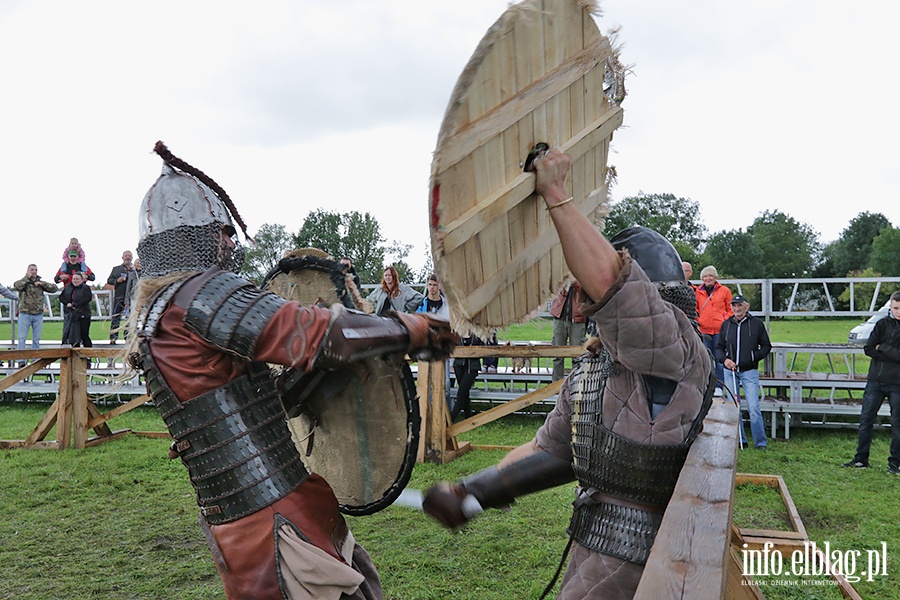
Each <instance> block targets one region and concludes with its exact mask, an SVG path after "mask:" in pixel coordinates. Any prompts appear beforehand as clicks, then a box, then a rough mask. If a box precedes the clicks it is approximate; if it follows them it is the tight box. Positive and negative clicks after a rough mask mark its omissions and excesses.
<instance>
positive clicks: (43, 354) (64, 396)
mask: <svg viewBox="0 0 900 600" xmlns="http://www.w3.org/2000/svg"><path fill="white" fill-rule="evenodd" d="M119 352H120V350H119V349H118V348H116V349H106V348H68V347H66V348H48V349H42V350H11V351H8V352H4V353H3V359H4V360H9V361H10V362H12V361H17V360H24V361H28V360H34V362H33V363H31V364H29V365H27V366H24V367H22V368H20V369H18V370H16V371H14V372H12V373H10V374H9V375H8V376H6V377H4V378H3V379H0V392H3V391H6V390H9V389H11V388H13V386H17V385H18V384H21V383H22V382H24V381H26V380H27V379H28V378H30V377H32V376H34V375H35V374H37V373H38V372H40V371H42V370H43V369H46V368H47V367H49V366H50V365H51V364H53V363H56V362H58V363H59V373H58V378H57V383H58V390H57V395H56V399H55V400H54V401H53V403H52V404H51V405H50V408H49V409H48V410H47V412H46V413H44V415H43V417H41V420H40V421H39V422H38V424H37V425H36V426H35V428H34V429H33V430H32V432H31V433H30V434H29V435H28V436H27V437H26V438H25V439H24V440H0V449H8V448H56V449H60V450H64V449H69V448H76V449H80V448H86V447H89V446H95V445H97V444H100V443H103V442H105V441H109V440H111V439H115V438H117V437H121V436H122V435H125V434H128V433H138V432H132V431H131V430H130V429H123V430H120V431H115V432H114V431H112V430H111V429H110V428H109V425H107V421H109V420H110V419H112V418H114V417H117V416H119V415H122V414H124V413H126V412H128V411H129V410H132V409H134V408H136V407H138V406H141V405H143V404H145V403H146V402H148V401H149V400H150V398H149V396H147V395H146V394H141V395H138V396H137V397H135V398H133V399H132V400H131V401H129V402H127V403H126V404H123V405H120V406H118V407H116V408H113V409H112V410H110V411H108V412H107V413H105V414H104V413H101V412H100V409H99V408H97V405H96V404H95V403H94V400H93V399H92V397H91V396H90V395H89V394H88V383H87V382H88V377H89V371H88V369H87V362H88V360H91V359H107V360H113V359H114V358H115V357H117V356H118V355H119ZM108 389H109V391H110V392H113V391H114V390H115V387H114V386H113V387H109V388H108ZM54 427H55V428H56V440H47V439H46V438H47V436H48V435H49V434H50V432H51V431H53V429H54ZM91 430H93V431H94V433H95V434H96V437H90V431H91ZM140 433H142V434H143V435H150V436H151V437H168V433H166V432H140Z"/></svg>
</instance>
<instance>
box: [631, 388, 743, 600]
mask: <svg viewBox="0 0 900 600" xmlns="http://www.w3.org/2000/svg"><path fill="white" fill-rule="evenodd" d="M737 419H738V410H737V408H736V407H735V406H734V405H733V404H730V403H725V402H721V401H716V402H713V405H712V407H711V408H710V410H709V414H708V415H707V416H706V419H705V420H704V422H703V431H701V432H700V434H699V435H698V436H697V439H696V440H695V441H694V443H693V445H692V446H691V449H690V451H689V452H688V456H687V460H686V461H685V464H684V467H683V468H682V470H681V475H680V476H679V477H678V482H677V483H676V484H675V492H674V494H673V495H672V499H671V500H670V501H669V505H668V507H667V508H666V512H665V515H664V516H663V521H662V525H661V527H660V529H659V533H657V535H656V541H655V542H654V544H653V549H652V550H651V552H650V558H649V560H648V561H647V565H646V566H645V568H644V574H643V576H642V577H641V582H640V584H639V585H638V588H637V592H636V594H635V599H639V600H670V599H674V598H684V599H687V598H690V599H691V600H706V599H709V600H719V599H720V598H724V597H725V586H726V580H727V576H726V575H727V569H728V564H729V562H730V561H731V555H730V552H731V544H730V541H731V511H732V506H733V499H734V472H735V466H736V464H737V447H738V439H737V422H738V421H737Z"/></svg>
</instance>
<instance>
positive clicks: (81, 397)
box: [69, 357, 88, 450]
mask: <svg viewBox="0 0 900 600" xmlns="http://www.w3.org/2000/svg"><path fill="white" fill-rule="evenodd" d="M86 360H87V359H84V358H80V357H73V358H71V359H69V361H70V362H71V363H72V378H71V379H70V381H71V383H72V386H71V390H72V403H71V406H72V447H73V448H77V449H79V450H80V449H82V448H84V447H85V443H86V442H87V439H88V429H87V422H88V396H87V364H86Z"/></svg>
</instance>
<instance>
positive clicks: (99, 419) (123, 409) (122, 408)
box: [87, 394, 150, 433]
mask: <svg viewBox="0 0 900 600" xmlns="http://www.w3.org/2000/svg"><path fill="white" fill-rule="evenodd" d="M147 402H150V396H148V395H147V394H144V395H143V396H138V397H137V398H133V399H132V400H129V401H128V402H126V403H125V404H120V405H119V406H117V407H115V408H113V409H112V410H109V411H107V412H105V413H103V414H99V411H98V413H97V415H92V416H93V418H92V419H91V420H90V421H88V423H87V428H88V429H95V428H96V427H97V426H98V425H103V424H104V423H106V422H107V421H109V420H110V419H112V418H113V417H118V416H119V415H121V414H124V413H127V412H128V411H129V410H132V409H134V408H137V407H139V406H143V405H144V404H146V403H147ZM91 406H94V403H93V402H91ZM94 408H95V409H96V406H94ZM92 412H93V411H92ZM98 433H99V432H98Z"/></svg>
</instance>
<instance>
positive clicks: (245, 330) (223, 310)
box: [179, 271, 287, 360]
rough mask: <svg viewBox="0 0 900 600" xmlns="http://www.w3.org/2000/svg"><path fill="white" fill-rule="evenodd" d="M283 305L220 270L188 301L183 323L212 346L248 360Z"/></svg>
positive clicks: (277, 298)
mask: <svg viewBox="0 0 900 600" xmlns="http://www.w3.org/2000/svg"><path fill="white" fill-rule="evenodd" d="M286 303H287V300H285V299H284V298H282V297H280V296H277V295H275V294H273V293H271V292H264V291H262V290H260V289H259V288H258V287H256V286H255V285H253V284H252V283H250V282H249V281H247V280H246V279H243V278H241V277H239V276H237V275H235V274H234V273H231V272H229V271H219V272H217V273H216V274H215V275H214V276H212V277H210V278H209V279H207V280H206V281H204V282H203V283H202V284H201V285H200V287H199V288H198V289H197V290H196V292H195V293H194V295H193V297H192V298H190V300H189V301H188V302H187V304H186V308H185V314H184V324H185V325H186V326H187V327H188V328H190V329H191V330H192V331H194V332H195V333H197V335H199V336H200V337H202V338H203V339H205V340H206V341H208V342H210V343H211V344H213V345H214V346H217V347H219V348H221V349H222V350H225V351H226V352H230V353H232V354H236V355H238V356H241V357H243V358H246V359H248V360H250V359H251V358H252V356H253V350H254V348H255V347H256V343H257V341H258V340H259V338H260V336H261V335H262V332H263V330H264V329H265V327H266V324H267V323H268V322H269V320H270V319H271V318H272V317H273V316H274V315H275V313H276V312H277V311H278V309H279V308H281V307H282V306H283V305H284V304H286ZM179 304H180V302H179Z"/></svg>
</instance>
